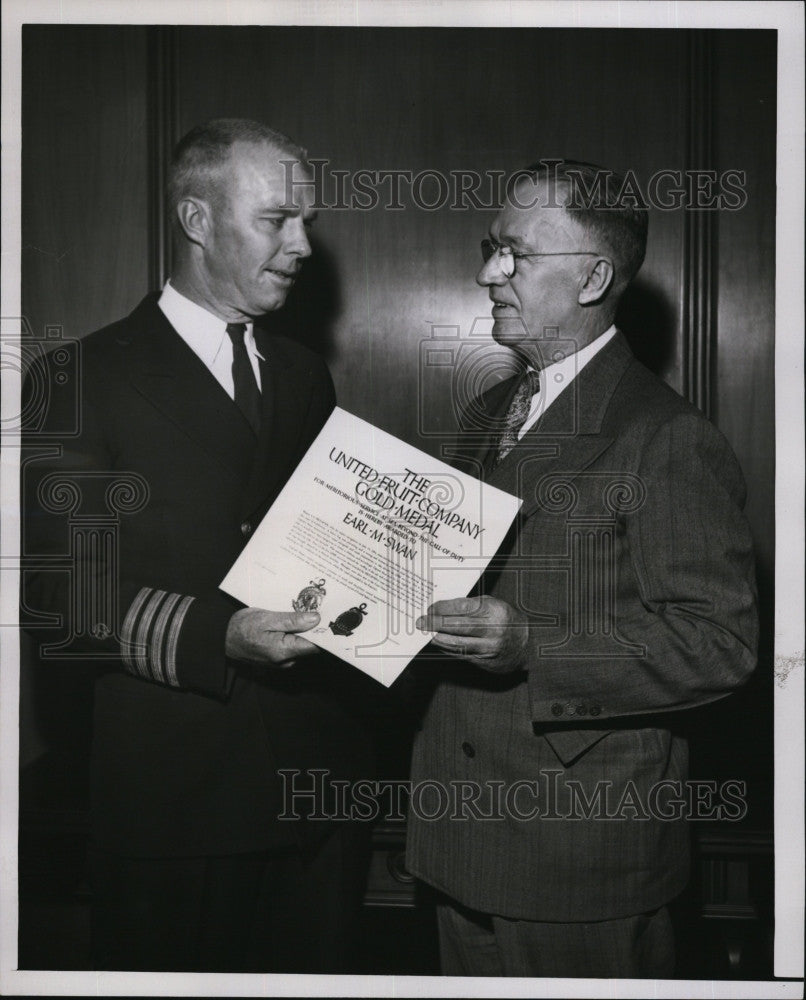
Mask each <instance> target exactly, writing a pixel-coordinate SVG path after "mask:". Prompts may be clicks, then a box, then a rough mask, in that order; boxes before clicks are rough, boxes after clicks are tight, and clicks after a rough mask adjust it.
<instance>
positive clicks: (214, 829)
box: [24, 119, 371, 972]
mask: <svg viewBox="0 0 806 1000" xmlns="http://www.w3.org/2000/svg"><path fill="white" fill-rule="evenodd" d="M283 161H286V162H285V163H284V162H283ZM288 166H293V169H294V171H295V172H296V173H295V174H294V175H293V178H292V179H293V180H295V182H296V183H294V184H290V185H289V184H288V183H287V181H288V180H289V178H288V176H287V173H286V168H287V167H288ZM306 169H307V168H306V166H305V153H304V151H303V150H302V149H301V148H300V147H298V146H297V145H296V144H295V143H293V142H292V141H291V140H290V139H288V138H287V137H286V136H284V135H281V134H280V133H278V132H275V131H274V130H272V129H270V128H268V127H266V126H264V125H262V124H259V123H256V122H250V121H245V120H239V119H220V120H216V121H213V122H210V123H208V124H207V125H205V126H202V127H199V128H196V129H194V130H192V131H191V132H190V133H189V134H188V135H187V136H185V138H184V139H183V140H182V141H181V142H180V143H179V145H178V146H177V149H176V151H175V153H174V157H173V160H172V163H171V168H170V175H169V199H170V210H171V220H172V225H173V233H174V267H173V272H172V277H171V279H170V281H169V282H168V283H167V284H166V286H165V288H164V289H163V290H162V292H161V294H159V293H157V294H151V295H148V296H147V297H146V298H145V299H144V300H143V301H142V302H141V303H140V305H139V306H137V308H136V309H135V310H134V312H133V313H132V314H131V315H130V316H128V317H126V318H125V319H122V320H120V321H119V322H116V323H113V324H112V325H111V326H109V327H107V328H105V329H103V330H100V331H98V332H97V333H94V334H92V335H91V336H89V337H87V338H86V339H85V340H84V341H83V342H81V344H80V347H81V366H80V372H79V374H80V380H81V385H82V392H81V398H80V407H81V408H80V421H79V427H78V432H77V433H72V434H71V433H68V432H67V431H66V430H65V428H67V427H70V424H71V420H70V412H69V410H70V406H71V405H73V402H72V400H71V399H70V398H69V394H67V393H66V392H65V391H63V390H62V389H61V388H60V385H59V383H58V381H54V382H53V383H52V385H51V390H52V392H51V400H50V406H49V408H48V413H47V419H46V421H45V422H44V424H43V426H42V427H40V428H38V430H37V433H36V434H33V435H31V436H30V437H29V440H28V444H29V445H30V451H29V454H28V456H27V459H26V462H25V473H24V486H25V504H26V550H25V554H26V557H30V558H31V559H32V560H33V562H32V563H30V565H31V566H32V569H31V570H30V571H29V572H27V573H26V576H25V582H26V588H25V601H26V604H27V607H28V609H33V610H34V611H39V612H46V613H47V612H49V613H51V614H52V613H54V612H55V613H56V615H57V616H58V617H59V619H60V620H61V623H62V626H63V629H62V631H61V632H57V634H56V635H54V634H53V633H52V632H48V631H45V632H40V634H39V638H40V640H41V641H42V642H44V644H45V647H46V648H45V649H44V650H43V653H44V658H45V659H46V660H47V659H48V658H50V659H51V660H52V661H54V663H55V664H56V665H58V657H59V655H60V651H61V653H62V654H64V653H65V651H67V652H69V655H70V656H72V657H75V656H80V655H82V654H86V655H87V656H88V657H90V658H91V659H92V660H93V662H96V663H99V664H101V665H102V667H103V669H102V670H101V671H100V672H99V676H98V679H97V682H96V685H95V709H94V733H93V748H92V759H91V814H92V823H91V852H90V872H91V882H92V889H93V935H94V952H95V964H96V967H97V968H115V969H151V970H176V971H183V970H196V971H203V970H236V971H238V970H240V971H247V970H256V971H267V970H275V971H277V970H279V971H298V972H301V971H309V972H335V971H339V970H340V969H342V968H343V964H344V961H345V956H346V955H347V953H348V947H349V937H350V931H351V928H352V926H353V918H354V917H355V915H356V913H357V903H358V901H359V899H360V891H359V890H360V876H361V863H362V862H361V856H362V855H361V848H360V842H361V831H359V832H358V834H356V831H355V830H354V829H352V828H351V827H350V826H349V825H344V824H342V825H341V826H335V825H334V824H332V823H327V822H321V821H318V822H308V823H305V822H281V821H280V820H279V819H278V817H279V816H280V814H281V813H282V812H283V810H284V803H283V783H282V781H281V776H280V775H279V774H278V771H279V770H280V769H283V768H299V769H301V770H303V771H305V770H308V769H312V768H325V769H328V770H329V771H330V772H331V773H332V774H334V775H339V776H341V777H343V778H350V777H357V776H359V775H365V774H366V773H367V768H368V767H370V764H371V761H370V758H369V744H368V741H367V740H366V739H365V737H364V736H363V735H362V731H361V727H360V726H359V725H357V724H356V719H355V718H354V717H353V714H352V707H354V705H355V704H356V703H357V701H358V700H359V699H360V692H359V691H358V690H357V687H358V686H360V685H359V680H358V679H357V678H356V677H354V676H352V673H354V672H350V671H349V670H348V669H346V668H343V667H342V666H341V665H340V664H338V663H336V662H335V661H333V660H330V659H328V660H327V662H322V661H321V659H318V658H317V656H314V655H313V654H315V653H317V648H316V647H315V646H314V645H313V644H311V643H310V642H308V641H307V640H306V639H305V638H304V637H303V636H302V635H300V633H302V632H304V631H305V630H306V629H309V628H311V627H312V626H314V625H315V624H316V623H317V622H318V620H319V618H318V615H317V614H316V613H306V614H297V613H292V612H291V610H290V608H291V600H292V598H293V597H294V596H295V595H289V606H288V609H287V610H280V611H267V610H263V609H259V608H244V607H242V606H241V605H240V604H238V603H237V602H236V601H234V600H232V599H231V598H230V597H228V595H226V594H224V593H223V592H222V591H220V590H219V589H218V585H219V583H220V581H221V580H222V579H223V577H224V575H225V574H226V572H227V570H228V569H229V567H230V565H231V564H232V562H233V561H234V560H235V558H236V557H237V555H238V554H239V552H240V551H241V549H242V547H243V546H244V544H245V543H246V541H247V540H248V538H249V536H250V534H251V532H252V530H253V528H254V527H255V526H256V525H257V524H258V523H259V522H260V519H261V517H262V516H263V514H264V513H265V511H266V510H267V509H268V507H269V506H270V504H271V503H272V501H273V499H274V498H275V497H276V496H277V494H278V492H279V491H280V489H281V488H282V486H283V485H284V483H285V481H286V480H287V478H288V476H289V475H290V473H291V472H292V470H293V469H294V467H295V465H296V464H297V462H298V461H299V459H300V457H301V456H302V455H303V454H304V453H305V451H306V449H307V447H308V445H309V444H310V442H311V441H312V440H313V438H314V437H315V436H316V434H317V433H318V431H319V430H320V428H321V427H322V425H323V423H324V421H325V420H326V419H327V417H328V415H329V414H330V411H331V410H332V408H333V405H334V392H333V385H332V381H331V378H330V375H329V373H328V371H327V368H326V366H325V364H324V363H323V361H322V360H321V359H320V358H319V357H318V356H317V355H315V354H313V353H312V352H310V351H308V350H307V349H306V348H304V347H302V346H301V345H299V344H298V343H295V342H293V341H291V340H289V339H285V338H282V337H279V336H276V335H273V334H271V333H270V332H268V330H267V329H266V328H265V326H264V325H263V324H262V323H261V319H260V318H261V317H263V316H264V315H265V314H267V313H271V312H272V311H274V310H276V309H279V308H280V307H281V306H282V305H283V304H284V302H285V300H286V296H287V295H288V293H289V291H290V289H291V287H292V286H293V284H294V281H295V279H296V277H297V275H298V273H299V270H300V268H301V267H302V265H303V263H304V261H305V259H306V258H307V257H308V256H309V255H310V253H311V245H310V242H309V238H308V236H309V233H308V230H309V227H310V225H311V223H312V222H313V219H314V216H315V212H314V211H313V209H312V208H311V205H312V201H313V192H312V188H306V187H305V186H301V185H300V184H299V181H300V178H301V177H304V176H308V177H310V173H309V172H308V173H307V174H306V173H305V171H306ZM292 195H293V197H291V196H292ZM43 442H44V443H45V445H50V446H49V447H42V445H43ZM118 488H120V489H122V490H123V492H124V493H126V491H129V496H128V501H127V502H126V503H124V504H123V506H122V508H121V509H122V510H124V511H125V512H124V513H121V515H120V523H119V526H118V530H117V534H116V536H115V538H114V539H113V540H111V541H109V542H108V544H106V543H104V544H102V545H99V546H98V547H92V546H89V545H88V546H85V547H81V546H80V545H79V542H77V541H76V539H75V538H73V539H71V536H70V530H71V529H70V526H69V524H68V514H70V513H72V514H74V515H75V514H76V513H77V511H78V510H79V508H77V507H76V504H79V503H80V515H81V516H83V517H84V521H85V523H86V521H87V517H88V516H89V517H90V521H91V520H92V515H93V512H94V513H95V514H97V513H98V512H99V511H100V512H102V513H103V512H105V511H106V507H105V506H104V500H105V499H106V500H108V499H109V497H110V496H111V494H110V492H109V491H110V489H111V490H113V491H114V490H115V489H118ZM138 491H139V493H138ZM65 497H68V498H70V497H74V498H75V500H76V503H75V504H73V509H68V508H70V507H71V503H70V502H67V503H65V502H62V501H63V500H64V499H65ZM102 520H103V518H102ZM79 541H80V540H79ZM66 551H69V552H70V553H71V556H72V564H73V572H72V574H65V573H64V572H62V571H58V572H50V571H48V570H47V566H46V561H47V558H48V557H52V556H55V555H59V554H63V553H65V552H66ZM43 557H44V561H43ZM37 560H39V561H38V562H37ZM34 564H36V565H34ZM62 633H64V636H65V637H64V638H63V639H62V642H61V645H60V643H59V636H61V635H62ZM54 657H55V659H54ZM287 667H290V668H291V669H288V670H286V669H283V668H287ZM67 668H68V669H69V664H68V665H67ZM351 703H352V704H351ZM313 805H316V806H318V807H319V812H320V813H321V812H323V811H324V807H325V804H324V803H315V804H313Z"/></svg>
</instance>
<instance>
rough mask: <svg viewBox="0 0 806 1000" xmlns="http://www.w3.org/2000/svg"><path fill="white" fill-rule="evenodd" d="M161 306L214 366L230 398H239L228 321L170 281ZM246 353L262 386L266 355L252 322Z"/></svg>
mask: <svg viewBox="0 0 806 1000" xmlns="http://www.w3.org/2000/svg"><path fill="white" fill-rule="evenodd" d="M158 304H159V307H160V309H162V311H163V313H165V317H166V319H167V320H168V322H169V323H170V324H171V326H172V327H173V328H174V330H176V332H177V333H178V334H179V336H180V337H181V338H182V340H184V342H185V343H186V344H187V345H188V347H189V348H190V349H191V350H192V351H193V353H194V354H196V355H197V356H198V357H199V359H200V360H201V361H202V362H203V363H204V364H205V366H206V367H207V368H208V369H209V370H210V372H211V374H212V375H213V376H214V377H215V378H216V379H217V380H218V382H219V383H220V384H221V387H222V388H223V389H224V391H225V392H226V393H227V395H228V396H229V398H230V399H235V382H234V380H233V378H232V341H231V340H230V338H229V334H228V333H227V324H226V323H225V322H224V320H223V319H219V318H218V316H214V315H213V314H212V313H211V312H209V311H208V310H207V309H205V308H204V307H203V306H200V305H197V304H196V303H195V302H191V300H190V299H189V298H187V297H186V296H184V295H182V293H181V292H177V290H176V289H175V288H174V287H173V285H172V284H171V283H170V281H166V283H165V287H164V288H163V290H162V295H161V296H160V298H159V303H158ZM244 343H245V344H246V353H247V354H248V355H249V360H250V362H251V364H252V371H253V372H254V373H255V379H256V380H257V386H258V389H260V388H261V381H260V364H259V362H260V361H265V360H266V359H265V358H264V357H263V356H262V355H261V354H260V352H259V351H258V349H257V345H256V344H255V331H254V330H253V328H252V324H251V323H247V324H246V334H245V336H244Z"/></svg>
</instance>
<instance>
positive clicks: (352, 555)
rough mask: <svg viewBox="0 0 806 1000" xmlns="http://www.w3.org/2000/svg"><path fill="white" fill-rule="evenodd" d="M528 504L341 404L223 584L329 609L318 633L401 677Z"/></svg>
mask: <svg viewBox="0 0 806 1000" xmlns="http://www.w3.org/2000/svg"><path fill="white" fill-rule="evenodd" d="M520 506H521V501H520V500H519V499H518V498H517V497H513V496H510V495H509V494H508V493H503V492H502V491H501V490H498V489H496V488H495V487H492V486H488V485H486V484H484V483H482V482H480V481H479V480H478V479H475V478H474V477H473V476H468V475H466V474H464V473H462V472H458V471H457V470H456V469H453V468H451V466H449V465H446V464H445V463H444V462H441V461H440V460H439V459H437V458H433V457H431V456H430V455H428V454H426V453H425V452H422V451H419V450H418V449H417V448H413V447H411V445H408V444H406V443H405V442H404V441H401V440H399V439H398V438H396V437H393V436H392V435H391V434H387V433H386V432H385V431H382V430H380V429H379V428H377V427H373V425H372V424H369V423H367V422H366V421H365V420H361V419H360V418H359V417H355V416H353V415H352V414H350V413H347V412H346V411H345V410H342V409H340V408H339V407H337V408H336V409H335V410H334V411H333V414H332V415H331V417H330V419H329V420H328V421H327V423H326V424H325V426H324V427H323V428H322V430H321V432H320V434H319V436H318V437H317V438H316V440H315V441H314V442H313V444H312V445H311V447H310V448H309V449H308V452H307V453H306V455H305V457H304V458H303V459H302V461H301V462H300V464H299V465H298V466H297V468H296V470H295V471H294V473H293V475H292V476H291V478H290V479H289V480H288V482H287V483H286V485H285V487H284V489H283V491H282V493H280V495H279V496H278V497H277V499H276V500H275V502H274V504H273V505H272V507H271V509H270V510H269V511H268V513H267V514H266V516H265V517H264V518H263V520H262V521H261V523H260V525H259V526H258V528H257V529H256V531H255V533H254V534H253V535H252V538H251V539H250V540H249V543H248V544H247V546H246V547H245V548H244V550H243V552H242V553H241V555H240V556H239V557H238V559H237V560H236V561H235V563H234V565H233V566H232V569H231V570H230V571H229V573H228V574H227V576H226V577H225V578H224V580H223V581H222V583H221V588H222V590H225V591H226V592H227V593H228V594H232V596H233V597H236V598H238V600H240V601H242V602H243V603H244V604H246V605H248V606H250V607H260V608H268V609H270V610H272V611H281V610H283V609H288V610H292V609H293V610H295V611H317V612H318V613H319V615H320V616H321V621H320V623H319V625H318V626H317V627H316V628H314V629H311V630H310V631H308V632H304V633H302V634H303V635H304V636H305V638H306V639H310V641H311V642H314V643H316V645H318V646H321V647H322V648H323V649H327V650H329V651H330V652H331V653H334V654H335V655H336V656H339V657H341V659H343V660H346V661H347V662H348V663H351V664H353V665H354V666H356V667H358V668H359V669H360V670H363V671H364V672H365V673H367V674H369V675H370V676H371V677H374V678H375V680H377V681H380V683H381V684H385V685H389V684H391V683H392V682H393V681H394V680H395V678H396V677H398V675H399V674H400V673H402V671H403V670H404V668H405V667H406V666H407V664H408V663H409V662H410V661H411V660H412V659H413V658H414V657H415V656H416V655H417V653H419V652H420V650H421V649H422V648H423V647H424V646H425V645H426V644H427V643H428V642H429V639H430V636H431V635H433V633H426V632H421V631H420V630H419V629H417V628H415V622H416V621H417V619H418V618H419V617H420V616H421V615H422V614H424V613H425V611H426V609H427V608H428V606H429V605H430V604H432V603H433V602H434V601H436V600H441V599H447V598H454V597H464V596H466V595H467V594H468V593H469V592H470V591H471V590H472V589H473V586H474V585H475V584H476V582H477V581H478V579H479V577H480V576H481V574H482V573H483V572H484V569H485V568H486V566H487V563H488V562H489V561H490V559H491V558H492V557H493V556H494V555H495V553H496V551H497V550H498V548H499V546H500V545H501V542H502V540H503V538H504V535H505V534H506V532H507V530H508V529H509V527H510V525H511V524H512V521H513V520H514V518H515V516H516V514H517V513H518V509H519V508H520Z"/></svg>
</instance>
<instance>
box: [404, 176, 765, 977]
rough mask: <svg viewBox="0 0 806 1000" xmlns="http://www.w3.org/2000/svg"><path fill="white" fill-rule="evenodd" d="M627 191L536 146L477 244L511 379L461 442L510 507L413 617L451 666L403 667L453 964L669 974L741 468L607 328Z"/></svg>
mask: <svg viewBox="0 0 806 1000" xmlns="http://www.w3.org/2000/svg"><path fill="white" fill-rule="evenodd" d="M621 190H622V181H621V178H619V177H617V176H616V175H614V174H612V173H610V172H608V171H604V170H602V169H601V168H597V167H593V166H590V165H587V164H578V163H572V162H569V161H563V162H560V163H558V162H556V161H548V162H541V163H539V164H537V165H536V166H535V167H531V168H528V169H527V170H526V171H522V172H521V173H520V174H519V175H518V177H517V179H516V180H515V182H514V183H513V184H512V185H511V187H510V190H509V195H508V200H507V204H506V206H505V207H504V209H503V211H501V212H500V214H499V215H498V216H497V217H496V219H495V221H494V222H493V224H492V226H491V227H490V232H489V238H488V239H485V240H484V241H483V242H482V254H483V258H484V265H483V267H482V269H481V271H480V272H479V274H478V277H477V281H478V282H479V284H481V285H483V286H484V287H486V288H487V289H489V296H490V300H491V302H492V315H493V320H494V326H493V337H494V339H495V340H496V341H497V342H498V343H499V344H501V345H504V346H506V347H508V348H510V349H511V350H512V351H513V352H514V354H515V355H516V356H517V357H518V359H519V360H520V362H521V364H522V372H521V374H520V375H519V376H518V377H516V378H513V379H511V380H509V381H506V382H503V383H500V384H499V385H497V386H495V387H494V388H493V389H491V390H489V391H488V392H487V393H485V394H484V396H483V397H482V398H481V399H479V400H476V401H475V405H474V407H473V412H474V413H476V414H478V413H484V414H489V415H490V422H489V425H488V426H487V427H485V428H480V427H478V426H475V427H474V426H473V425H472V423H471V422H468V421H466V422H465V424H464V426H465V430H466V432H467V433H466V438H465V440H464V441H463V443H462V446H461V447H460V453H459V458H460V459H461V460H462V461H463V462H464V467H465V468H466V469H467V470H468V471H471V472H475V474H477V475H479V476H480V477H482V478H485V479H486V480H487V481H488V482H489V483H491V484H493V485H495V486H497V487H499V488H501V489H503V490H506V491H507V492H509V493H512V494H516V495H518V496H520V497H521V498H522V500H523V506H522V508H521V512H520V515H519V519H518V521H517V522H516V525H515V527H514V528H513V531H512V532H511V535H510V537H509V538H508V539H507V540H506V541H505V543H504V545H503V546H502V548H501V550H500V551H499V554H498V557H497V559H496V560H495V561H494V564H491V567H490V569H489V570H488V573H487V574H486V576H485V577H484V579H483V580H482V582H481V584H480V586H479V587H478V588H477V591H475V592H474V594H473V595H471V596H470V597H468V598H457V599H455V600H445V601H439V602H437V603H436V604H434V605H432V607H431V608H429V611H428V614H427V616H426V617H425V618H423V619H421V623H420V625H421V627H423V628H426V629H428V630H433V631H435V632H436V633H437V634H436V636H435V638H434V640H433V645H434V646H435V647H436V648H437V649H438V650H439V651H440V652H441V654H444V657H446V659H444V660H443V661H442V662H441V663H439V664H436V665H435V663H434V662H433V660H431V661H426V662H424V663H421V664H419V669H420V671H421V672H427V673H428V674H429V675H430V678H431V679H432V680H433V683H434V691H433V695H432V697H431V699H430V702H429V705H428V708H427V710H426V713H425V717H424V719H423V724H422V729H421V731H420V733H419V734H418V737H417V739H416V741H415V747H414V757H413V764H412V780H413V783H414V785H415V787H416V786H417V785H418V783H424V782H432V783H438V786H439V788H440V789H441V791H439V794H438V795H437V796H436V797H437V798H439V799H441V801H442V803H444V802H445V801H447V802H448V803H449V805H450V808H449V809H437V808H436V803H434V802H427V801H426V796H425V795H421V796H418V797H417V801H418V808H417V809H415V808H412V810H411V813H410V817H409V843H408V858H407V865H408V868H409V870H410V871H411V872H412V873H413V874H415V875H417V876H418V877H419V878H421V879H423V880H424V881H426V882H428V883H430V884H431V885H432V886H433V887H435V888H436V889H437V890H438V892H439V896H438V905H437V912H438V925H439V935H440V953H441V961H442V968H443V972H445V973H446V974H452V975H471V976H476V975H493V976H504V975H506V976H585V977H588V976H589V977H608V978H614V977H624V978H630V977H654V978H664V977H669V976H671V975H673V974H674V943H673V937H672V930H671V922H670V917H669V913H668V910H667V905H666V904H668V903H669V902H670V901H671V900H672V899H673V898H674V897H675V896H676V895H677V894H678V893H679V892H680V891H681V890H682V888H683V887H684V885H685V883H686V881H687V879H688V867H689V843H688V841H689V828H688V825H687V820H688V819H689V818H705V817H704V816H703V814H702V808H701V806H702V802H700V803H699V804H698V803H697V802H696V801H693V800H692V796H691V793H690V786H688V785H687V783H686V779H687V761H688V750H687V743H686V739H685V735H684V725H685V719H686V711H685V710H686V709H690V708H693V707H695V706H697V705H702V704H704V703H707V702H709V701H713V700H715V699H717V698H721V697H723V696H725V695H727V694H729V693H730V691H731V690H733V689H734V688H736V687H738V686H739V685H740V684H742V683H743V682H744V681H745V680H746V679H747V677H748V676H749V674H750V673H751V672H752V670H753V669H754V666H755V655H756V642H757V615H756V597H755V581H754V570H753V556H752V543H751V538H750V534H749V530H748V526H747V523H746V521H745V519H744V517H743V514H742V505H743V501H744V483H743V479H742V474H741V471H740V469H739V467H738V464H737V462H736V459H735V458H734V456H733V454H732V452H731V449H730V447H729V445H728V444H727V442H726V441H725V439H724V438H723V437H722V436H721V434H720V433H719V432H718V431H717V430H716V429H715V428H714V427H713V426H712V425H711V424H710V423H709V422H708V421H707V420H706V419H705V417H704V416H703V415H702V414H701V413H700V412H699V411H698V410H697V409H696V408H695V407H693V406H692V405H690V404H689V403H688V402H686V401H685V400H683V399H682V398H681V397H680V396H678V395H677V394H676V393H675V392H673V391H672V390H671V389H670V388H669V387H668V386H666V385H665V384H664V383H662V382H660V381H659V380H658V379H657V378H655V377H654V376H653V375H652V374H651V373H650V372H649V371H647V370H646V369H645V368H644V367H643V366H642V365H641V364H640V363H639V362H638V361H637V360H636V359H635V358H634V357H633V355H632V353H631V351H630V349H629V347H628V345H627V343H626V340H625V339H624V337H623V335H622V334H621V333H620V332H619V331H618V330H617V328H616V327H615V325H614V321H615V316H616V309H617V306H618V303H619V300H620V298H621V296H622V294H623V292H624V290H625V289H626V288H627V286H628V285H629V283H630V281H631V280H632V279H633V278H634V276H635V274H636V273H637V271H638V269H639V268H640V266H641V263H642V261H643V258H644V252H645V247H646V235H647V214H646V211H645V210H641V209H638V208H636V207H634V205H633V204H632V203H630V202H629V201H628V200H627V199H625V198H624V197H621V196H620V192H621ZM422 787H423V788H425V787H426V785H424V784H423V785H422ZM428 787H434V786H428ZM412 801H413V803H414V799H413V800H412ZM710 805H711V807H712V810H713V809H714V808H718V806H717V804H716V803H714V802H712V803H710ZM711 815H712V817H713V815H714V813H713V811H712V813H711ZM716 815H719V813H717V814H716Z"/></svg>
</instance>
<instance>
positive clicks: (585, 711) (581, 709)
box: [577, 705, 588, 715]
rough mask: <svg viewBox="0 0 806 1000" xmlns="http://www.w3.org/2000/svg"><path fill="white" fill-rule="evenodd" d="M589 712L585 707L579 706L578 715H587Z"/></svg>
mask: <svg viewBox="0 0 806 1000" xmlns="http://www.w3.org/2000/svg"><path fill="white" fill-rule="evenodd" d="M587 714H588V710H587V708H586V707H585V706H584V705H577V715H587Z"/></svg>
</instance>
